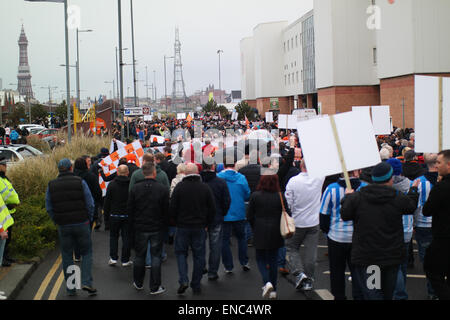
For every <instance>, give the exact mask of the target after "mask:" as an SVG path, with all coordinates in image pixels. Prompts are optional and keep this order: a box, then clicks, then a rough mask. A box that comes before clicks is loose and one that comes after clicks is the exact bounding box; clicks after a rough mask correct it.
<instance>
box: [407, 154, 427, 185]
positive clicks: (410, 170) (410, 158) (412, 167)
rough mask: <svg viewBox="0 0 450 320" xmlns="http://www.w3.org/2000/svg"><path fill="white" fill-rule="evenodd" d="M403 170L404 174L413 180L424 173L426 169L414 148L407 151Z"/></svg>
mask: <svg viewBox="0 0 450 320" xmlns="http://www.w3.org/2000/svg"><path fill="white" fill-rule="evenodd" d="M402 170H403V176H405V177H406V178H408V179H409V180H411V181H414V180H416V179H417V178H419V177H421V176H423V175H424V173H425V169H424V168H423V167H422V166H421V165H420V164H419V163H418V162H417V154H416V153H415V152H414V150H409V151H406V152H405V163H403V166H402Z"/></svg>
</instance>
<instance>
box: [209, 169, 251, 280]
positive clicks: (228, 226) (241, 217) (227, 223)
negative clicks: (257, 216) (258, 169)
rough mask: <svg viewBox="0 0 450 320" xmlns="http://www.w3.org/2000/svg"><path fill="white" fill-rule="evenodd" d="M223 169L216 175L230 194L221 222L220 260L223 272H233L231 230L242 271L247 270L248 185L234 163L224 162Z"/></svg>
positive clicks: (248, 268)
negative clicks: (246, 203) (235, 239)
mask: <svg viewBox="0 0 450 320" xmlns="http://www.w3.org/2000/svg"><path fill="white" fill-rule="evenodd" d="M224 166H225V170H223V171H222V172H220V173H219V174H218V175H217V176H218V177H219V178H222V179H224V180H225V181H226V182H227V186H228V190H229V191H230V196H231V205H230V209H229V210H228V213H227V215H226V216H225V218H224V224H223V245H222V262H223V265H224V267H225V272H226V273H227V274H230V273H232V272H233V268H234V265H233V255H232V253H231V248H230V238H231V234H232V232H233V233H234V234H235V235H236V238H237V240H238V252H239V262H240V264H241V266H242V269H243V270H244V271H249V270H250V267H249V264H248V256H247V240H246V237H245V223H246V209H245V208H246V207H245V202H246V201H248V200H249V199H250V187H249V186H248V182H247V179H246V178H245V176H244V175H243V174H240V173H238V172H236V171H235V170H234V163H225V164H224Z"/></svg>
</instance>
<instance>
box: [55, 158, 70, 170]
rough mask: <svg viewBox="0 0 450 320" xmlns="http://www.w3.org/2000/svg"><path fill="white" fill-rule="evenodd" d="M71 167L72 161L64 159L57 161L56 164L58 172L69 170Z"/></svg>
mask: <svg viewBox="0 0 450 320" xmlns="http://www.w3.org/2000/svg"><path fill="white" fill-rule="evenodd" d="M71 167H72V161H70V160H69V159H67V158H65V159H62V160H61V161H59V163H58V170H69V169H70V168H71Z"/></svg>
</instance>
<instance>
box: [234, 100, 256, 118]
mask: <svg viewBox="0 0 450 320" xmlns="http://www.w3.org/2000/svg"><path fill="white" fill-rule="evenodd" d="M236 112H237V113H238V120H245V117H246V116H247V119H248V120H249V121H253V120H255V118H256V114H255V111H254V110H253V109H252V108H251V107H250V106H249V105H248V103H247V102H245V101H243V102H241V103H239V104H238V105H237V106H236Z"/></svg>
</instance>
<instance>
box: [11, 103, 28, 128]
mask: <svg viewBox="0 0 450 320" xmlns="http://www.w3.org/2000/svg"><path fill="white" fill-rule="evenodd" d="M26 118H27V114H26V112H25V107H24V106H23V105H19V106H18V107H16V108H15V109H14V111H13V112H11V113H10V114H9V115H8V119H9V120H10V121H11V122H12V123H13V125H18V124H19V123H20V119H26Z"/></svg>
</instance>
